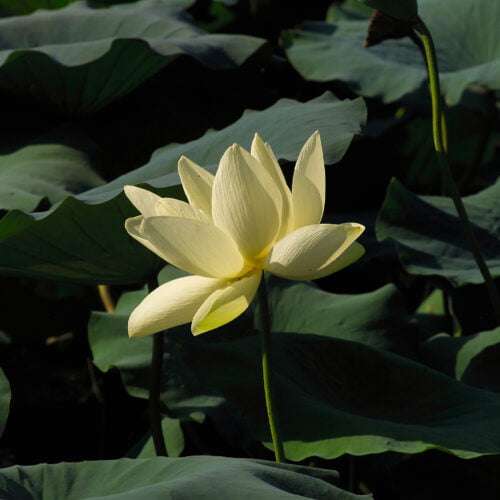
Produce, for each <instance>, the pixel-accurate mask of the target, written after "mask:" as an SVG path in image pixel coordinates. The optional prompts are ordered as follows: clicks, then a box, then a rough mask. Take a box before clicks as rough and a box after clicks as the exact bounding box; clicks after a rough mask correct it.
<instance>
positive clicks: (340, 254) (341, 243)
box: [264, 222, 365, 280]
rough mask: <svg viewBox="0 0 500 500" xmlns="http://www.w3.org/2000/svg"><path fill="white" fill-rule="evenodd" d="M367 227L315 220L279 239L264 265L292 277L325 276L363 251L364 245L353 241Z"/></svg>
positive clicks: (270, 269) (277, 272)
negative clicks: (311, 223) (316, 221)
mask: <svg viewBox="0 0 500 500" xmlns="http://www.w3.org/2000/svg"><path fill="white" fill-rule="evenodd" d="M364 229H365V228H364V226H362V225H361V224H356V223H352V222H348V223H345V224H339V225H336V224H314V225H311V226H305V227H301V228H299V229H296V230H295V231H294V232H293V233H290V234H289V235H287V236H285V237H284V238H283V239H282V240H280V241H278V243H276V245H275V246H274V248H273V249H272V250H271V252H269V255H268V256H267V259H266V261H265V263H264V269H266V270H267V271H269V272H270V273H273V274H276V275H277V276H281V277H283V278H288V279H292V280H314V279H317V278H322V277H323V276H327V275H329V274H332V273H334V272H336V271H339V270H340V269H342V268H343V267H345V266H347V265H349V264H351V263H352V262H354V261H355V260H356V259H358V258H359V257H361V255H363V253H364V250H363V247H362V246H361V245H359V244H354V240H355V239H356V238H358V236H360V235H361V233H362V232H363V231H364ZM344 253H346V254H345V255H344Z"/></svg>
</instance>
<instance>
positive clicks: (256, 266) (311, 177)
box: [125, 132, 364, 337]
mask: <svg viewBox="0 0 500 500" xmlns="http://www.w3.org/2000/svg"><path fill="white" fill-rule="evenodd" d="M179 175H180V178H181V181H182V186H183V188H184V192H185V194H186V197H187V199H188V201H189V203H186V202H184V201H180V200H176V199H173V198H161V197H160V196H157V195H156V194H154V193H152V192H150V191H147V190H145V189H141V188H138V187H134V186H125V193H126V195H127V197H128V198H129V200H130V201H131V202H132V203H133V204H134V205H135V207H136V208H137V209H138V210H139V212H140V213H141V215H140V216H138V217H133V218H131V219H127V221H126V223H125V227H126V229H127V231H128V233H129V234H130V235H131V236H132V237H133V238H135V239H136V240H137V241H139V242H140V243H142V244H143V245H144V246H146V247H147V248H149V249H150V250H151V251H153V252H154V253H156V254H157V255H158V256H159V257H161V258H162V259H164V260H166V261H167V262H169V263H170V264H172V265H173V266H176V267H178V268H180V269H183V270H184V271H187V272H188V273H190V274H191V275H192V276H187V277H183V278H179V279H175V280H173V281H170V282H168V283H165V284H163V285H161V286H160V287H158V288H157V289H155V290H154V291H153V292H152V293H150V294H149V295H148V296H147V297H146V298H145V299H144V300H143V301H142V302H141V303H140V304H139V306H138V307H137V308H136V309H135V310H134V311H133V312H132V314H131V316H130V319H129V324H128V328H129V336H130V337H142V336H145V335H149V334H153V333H156V332H159V331H161V330H165V329H167V328H172V327H174V326H178V325H182V324H185V323H189V322H191V331H192V333H193V334H194V335H197V334H200V333H204V332H207V331H209V330H213V329H214V328H217V327H219V326H222V325H224V324H226V323H228V322H230V321H232V320H233V319H235V318H237V317H238V316H239V315H240V314H242V313H243V312H244V311H245V310H246V309H247V308H248V306H249V304H250V303H251V302H252V299H253V297H254V296H255V294H256V292H257V289H258V287H259V284H260V281H261V279H262V274H263V271H268V272H270V273H272V274H275V275H277V276H281V277H283V278H288V279H292V280H312V279H316V278H321V277H323V276H327V275H329V274H332V273H334V272H336V271H339V270H340V269H342V268H344V267H346V266H348V265H349V264H351V263H352V262H354V261H355V260H357V259H358V258H359V257H361V255H363V253H364V249H363V247H362V246H361V245H360V244H358V243H357V242H356V241H355V240H356V239H357V238H358V237H359V236H360V234H361V233H362V232H363V231H364V226H362V225H361V224H356V223H351V222H348V223H344V224H320V221H321V218H322V216H323V209H324V204H325V166H324V162H323V151H322V147H321V140H320V135H319V133H318V132H315V133H314V134H313V135H312V136H311V137H310V138H309V139H308V141H307V142H306V144H305V145H304V147H303V148H302V150H301V152H300V154H299V157H298V160H297V163H296V166H295V171H294V176H293V182H292V189H291V190H290V189H289V187H288V186H287V184H286V182H285V178H284V176H283V173H282V171H281V168H280V166H279V164H278V162H277V160H276V157H275V156H274V154H273V152H272V150H271V147H270V146H269V145H268V144H267V143H264V142H263V141H262V139H261V138H260V137H259V136H258V135H257V134H256V135H255V138H254V140H253V142H252V147H251V152H250V153H249V152H248V151H246V150H245V149H243V148H242V147H241V146H239V145H237V144H234V145H233V146H231V147H230V148H228V149H227V150H226V152H225V153H224V155H223V156H222V158H221V160H220V163H219V168H218V170H217V173H216V174H215V176H214V175H212V174H211V173H210V172H208V171H206V170H205V169H203V168H201V167H200V166H198V165H197V164H195V163H194V162H192V161H191V160H188V159H187V158H185V157H181V158H180V160H179Z"/></svg>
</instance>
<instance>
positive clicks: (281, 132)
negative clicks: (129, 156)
mask: <svg viewBox="0 0 500 500" xmlns="http://www.w3.org/2000/svg"><path fill="white" fill-rule="evenodd" d="M365 113H366V108H365V105H364V103H363V101H362V100H361V99H358V100H355V101H343V102H340V101H338V100H336V99H335V98H334V97H333V96H332V95H331V94H325V95H323V96H322V97H319V98H317V99H314V100H312V101H310V102H308V103H298V102H296V101H292V100H290V99H283V100H280V101H278V102H277V103H276V104H274V105H273V106H272V107H270V108H268V109H266V110H264V111H252V112H247V113H245V114H244V115H243V116H242V117H241V118H240V119H239V120H238V121H237V122H236V123H234V124H233V125H231V126H229V127H227V128H226V129H223V130H220V131H218V132H213V131H212V132H208V133H207V134H205V135H204V136H203V137H201V138H200V139H197V140H194V141H191V142H189V143H187V144H184V145H179V144H175V145H172V146H169V147H167V148H164V149H162V150H160V152H159V153H158V154H157V155H155V156H154V159H153V160H152V162H150V163H149V164H147V165H146V166H144V167H141V168H139V169H137V170H135V171H133V172H130V173H129V174H126V175H124V176H122V177H120V178H118V179H116V180H115V181H112V182H110V183H109V184H106V185H105V186H103V187H102V189H101V188H97V189H94V190H91V191H87V192H85V193H82V194H81V195H79V196H77V197H75V198H66V199H65V200H64V201H62V202H61V203H60V204H59V205H58V206H57V207H56V208H54V209H52V210H50V211H48V212H43V213H36V214H32V215H26V214H24V213H22V212H20V211H18V210H13V211H11V212H9V213H8V214H7V215H6V216H5V217H4V218H3V219H2V220H1V221H0V273H3V274H11V275H18V276H32V277H38V278H49V279H56V280H67V281H68V280H69V281H74V282H80V283H89V284H99V283H108V284H113V283H133V282H144V281H145V280H146V279H147V277H148V276H150V275H151V274H152V273H153V272H155V271H157V270H158V266H160V265H161V266H163V264H164V263H163V264H162V263H161V261H160V260H159V259H158V258H157V257H156V256H154V255H153V254H152V253H151V252H149V251H148V250H146V249H145V248H144V247H142V245H139V244H138V243H137V242H135V240H133V239H132V238H130V237H129V236H128V234H127V233H126V232H125V230H124V229H123V225H124V221H125V219H126V218H127V217H132V216H134V215H137V211H136V210H135V208H134V207H133V206H132V205H131V204H130V203H129V202H128V201H127V200H126V199H125V197H124V196H123V186H124V185H125V184H139V183H146V182H147V183H148V184H150V185H152V186H157V187H161V188H162V189H161V190H160V193H161V194H162V195H164V196H172V197H176V198H178V197H181V196H182V191H181V188H180V187H179V182H180V181H179V177H178V175H177V173H176V169H177V161H178V159H179V157H180V156H181V155H182V154H183V153H187V156H189V157H191V158H192V159H193V160H195V161H198V162H200V163H201V164H202V165H204V166H206V165H207V164H214V163H215V162H216V161H217V159H218V158H220V157H221V156H222V154H223V152H224V150H225V148H226V147H227V146H228V145H230V144H232V143H233V142H241V143H243V144H245V145H248V144H249V143H250V141H251V138H252V136H253V134H254V133H255V132H256V131H259V132H262V136H263V137H264V138H265V139H266V140H267V141H270V142H271V144H272V147H273V150H274V151H275V153H276V155H277V157H278V158H286V159H288V160H293V159H295V158H296V157H297V155H298V153H299V151H300V148H301V146H302V144H303V142H304V141H305V139H306V138H307V137H308V136H309V135H310V134H311V133H312V132H313V131H314V130H315V129H319V130H320V131H321V133H322V141H323V147H324V150H325V157H326V160H327V161H328V162H330V163H332V162H333V161H337V160H338V159H339V158H340V157H341V156H342V155H343V153H344V152H345V150H346V149H347V146H348V144H349V141H350V140H351V139H352V137H353V135H354V134H355V133H356V132H357V131H359V129H360V123H361V122H363V121H364V119H365ZM290 130H293V133H290Z"/></svg>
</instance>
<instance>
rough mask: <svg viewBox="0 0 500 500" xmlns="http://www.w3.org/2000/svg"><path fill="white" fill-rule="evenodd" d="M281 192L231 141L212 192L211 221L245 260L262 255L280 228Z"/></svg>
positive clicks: (273, 240) (259, 165)
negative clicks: (229, 237) (233, 243)
mask: <svg viewBox="0 0 500 500" xmlns="http://www.w3.org/2000/svg"><path fill="white" fill-rule="evenodd" d="M280 211H281V193H280V191H279V189H278V188H277V187H276V185H275V183H274V182H273V180H272V178H271V176H270V175H269V173H268V172H267V171H266V170H265V169H264V168H263V167H262V165H261V164H260V163H259V162H258V161H257V160H256V159H255V158H254V157H253V156H252V155H251V154H250V153H248V151H245V150H244V149H243V148H241V147H240V146H238V145H237V144H234V145H233V146H231V147H230V148H229V149H227V151H226V152H225V153H224V155H223V156H222V159H221V161H220V164H219V169H218V170H217V174H216V175H215V181H214V185H213V195H212V215H213V220H214V224H215V225H216V226H218V227H220V228H221V229H223V230H224V231H225V232H227V233H228V234H230V235H231V236H232V238H233V239H234V241H235V242H236V244H237V245H238V247H239V249H240V251H241V253H242V254H243V255H244V256H245V257H246V258H247V259H248V260H253V259H254V258H256V257H258V256H261V255H265V253H267V251H268V250H269V249H270V248H271V246H272V245H273V243H274V242H275V240H276V237H277V235H278V232H279V229H280Z"/></svg>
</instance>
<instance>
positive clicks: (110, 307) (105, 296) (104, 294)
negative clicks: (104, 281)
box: [97, 285, 115, 313]
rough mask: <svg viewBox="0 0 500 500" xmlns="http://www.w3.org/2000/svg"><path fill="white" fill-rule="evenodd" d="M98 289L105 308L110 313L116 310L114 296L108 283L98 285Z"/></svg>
mask: <svg viewBox="0 0 500 500" xmlns="http://www.w3.org/2000/svg"><path fill="white" fill-rule="evenodd" d="M97 290H98V291H99V297H100V298H101V302H102V305H103V306H104V310H105V311H106V312H108V313H113V312H115V303H114V301H113V297H111V292H110V291H109V286H108V285H98V286H97Z"/></svg>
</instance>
